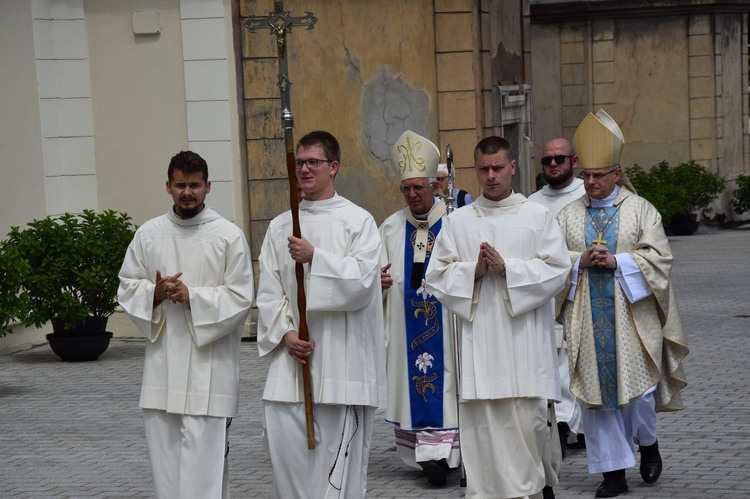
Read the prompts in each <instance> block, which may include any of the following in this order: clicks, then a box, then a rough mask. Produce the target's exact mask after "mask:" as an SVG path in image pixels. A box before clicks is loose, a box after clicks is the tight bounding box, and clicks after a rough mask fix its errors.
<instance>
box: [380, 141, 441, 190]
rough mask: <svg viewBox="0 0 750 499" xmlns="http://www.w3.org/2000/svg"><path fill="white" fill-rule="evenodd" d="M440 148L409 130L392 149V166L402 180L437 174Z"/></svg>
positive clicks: (429, 176)
mask: <svg viewBox="0 0 750 499" xmlns="http://www.w3.org/2000/svg"><path fill="white" fill-rule="evenodd" d="M438 163H440V149H438V147H437V146H436V145H435V144H433V143H432V142H430V141H429V140H427V139H426V138H424V137H422V136H420V135H419V134H416V133H414V132H412V131H411V130H407V131H405V132H404V133H402V134H401V136H400V137H399V138H398V140H397V141H396V143H395V144H394V145H393V148H392V149H391V167H392V168H393V171H394V172H396V175H398V176H399V179H400V180H401V181H404V180H407V179H410V178H431V177H435V176H436V175H437V165H438Z"/></svg>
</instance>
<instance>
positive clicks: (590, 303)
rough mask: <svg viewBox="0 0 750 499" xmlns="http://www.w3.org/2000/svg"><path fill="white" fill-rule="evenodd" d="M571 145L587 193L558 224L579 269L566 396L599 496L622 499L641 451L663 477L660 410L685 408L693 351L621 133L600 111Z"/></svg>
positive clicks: (569, 301) (658, 233)
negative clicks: (574, 402) (623, 164)
mask: <svg viewBox="0 0 750 499" xmlns="http://www.w3.org/2000/svg"><path fill="white" fill-rule="evenodd" d="M573 143H574V145H575V150H576V151H577V152H578V155H579V157H580V163H581V166H582V168H583V170H584V171H583V174H582V177H583V181H584V185H585V188H586V194H587V195H586V196H584V197H582V198H581V199H579V200H577V201H574V202H572V203H570V204H569V205H567V206H566V207H565V208H563V209H562V211H561V212H560V214H559V215H558V217H557V219H558V222H559V223H560V228H561V229H562V231H563V233H564V234H565V239H566V243H567V246H568V250H569V251H570V260H571V263H572V264H573V269H572V270H571V285H570V289H569V290H568V291H566V292H565V293H563V294H561V295H560V297H561V298H563V297H565V298H564V299H561V300H559V303H560V305H561V306H562V309H563V310H562V311H563V314H564V323H565V331H566V339H567V341H568V353H569V357H570V391H571V392H572V393H573V395H575V396H576V397H577V398H578V399H579V400H580V403H581V404H582V405H583V407H584V409H583V423H584V427H585V428H586V458H587V460H588V468H589V473H603V475H604V480H603V481H602V483H601V485H600V486H599V488H598V489H597V491H596V497H617V496H618V495H619V494H622V493H624V492H627V491H628V484H627V480H626V476H625V469H626V468H630V467H633V466H635V457H634V453H635V444H638V446H639V449H638V450H639V452H640V454H641V464H640V474H641V477H642V479H643V481H644V482H646V483H647V484H652V483H655V482H656V481H657V480H658V479H659V475H660V474H661V471H662V460H661V455H660V453H659V445H658V442H657V439H656V411H674V410H679V409H682V408H683V406H682V398H681V396H680V390H681V389H682V388H683V387H684V386H685V385H686V384H687V382H686V380H685V374H684V371H683V368H682V361H683V359H684V358H685V356H686V355H687V353H688V348H687V343H686V341H685V336H684V334H683V332H682V325H681V323H680V317H679V313H678V311H677V306H676V302H675V299H674V294H673V293H672V288H671V286H670V278H669V274H670V271H671V268H672V253H671V251H670V249H669V243H668V241H667V237H666V235H665V234H664V228H663V226H662V220H661V216H660V215H659V212H658V211H657V210H656V209H655V208H654V207H653V205H651V203H649V202H648V201H646V200H645V199H643V198H642V197H640V196H638V195H636V194H635V192H634V189H632V187H631V186H630V183H629V182H627V179H626V178H625V177H624V176H623V175H622V170H621V169H620V166H619V163H618V162H619V159H620V155H621V153H622V149H623V146H624V144H625V140H624V138H623V135H622V131H621V130H620V127H619V126H618V125H617V123H616V122H615V121H614V120H613V119H612V118H611V117H610V116H609V115H608V114H607V113H606V112H604V111H603V110H599V111H598V112H597V113H596V115H594V114H591V113H589V115H588V116H586V118H585V119H584V120H583V121H582V122H581V124H580V126H579V127H578V129H577V130H576V133H575V136H574V139H573ZM620 183H621V184H622V185H620Z"/></svg>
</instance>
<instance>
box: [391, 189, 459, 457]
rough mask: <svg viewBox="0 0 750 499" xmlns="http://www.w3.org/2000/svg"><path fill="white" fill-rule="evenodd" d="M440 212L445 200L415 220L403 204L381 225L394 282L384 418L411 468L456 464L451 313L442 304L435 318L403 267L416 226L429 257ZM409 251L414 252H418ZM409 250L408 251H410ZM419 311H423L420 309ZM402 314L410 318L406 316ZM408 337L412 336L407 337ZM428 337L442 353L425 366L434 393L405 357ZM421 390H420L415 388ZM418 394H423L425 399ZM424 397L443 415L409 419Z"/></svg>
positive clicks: (429, 302) (430, 304)
mask: <svg viewBox="0 0 750 499" xmlns="http://www.w3.org/2000/svg"><path fill="white" fill-rule="evenodd" d="M443 214H445V203H442V202H441V203H439V204H436V205H434V206H433V208H432V210H431V211H430V213H429V216H428V217H427V218H426V219H425V220H424V221H419V220H416V219H415V218H414V216H413V215H412V214H411V212H410V211H409V208H408V207H407V208H404V209H403V210H399V211H397V212H396V213H394V214H393V215H391V216H390V217H388V218H387V219H386V220H385V222H383V224H382V225H381V226H380V234H381V236H382V238H383V250H384V254H383V258H382V259H381V265H385V264H387V263H389V262H390V263H391V267H390V269H389V273H390V275H391V276H392V278H393V285H392V286H391V287H390V288H389V289H388V290H386V291H385V292H384V294H383V301H384V309H385V337H386V352H387V358H386V370H387V374H388V408H387V410H386V414H385V417H386V420H388V421H389V422H391V423H395V424H396V425H397V426H396V429H395V433H396V449H397V452H398V455H399V457H401V459H402V460H403V461H404V462H405V463H406V464H408V465H410V466H412V467H415V468H419V465H418V464H417V463H418V462H423V461H439V460H441V459H445V460H446V462H447V463H448V465H449V466H450V467H451V468H456V467H458V465H459V464H460V452H459V448H458V409H457V400H456V374H455V354H454V348H453V341H452V337H451V332H452V329H451V327H450V319H449V315H450V313H449V312H448V309H447V308H446V307H440V309H441V311H442V313H441V317H440V319H439V320H438V318H437V317H432V316H430V313H429V312H428V310H432V309H433V306H434V302H435V301H436V300H435V299H434V298H431V297H422V296H418V295H419V293H418V291H416V290H413V289H412V286H411V284H410V275H406V274H407V273H409V274H410V271H409V272H407V270H406V269H405V267H408V268H409V269H411V268H412V267H411V265H405V263H407V262H406V261H405V245H406V244H411V245H412V248H413V247H414V246H418V245H419V243H418V242H417V240H418V239H419V237H418V234H419V232H420V231H423V232H424V233H425V236H424V239H425V242H426V246H427V248H426V251H425V252H424V253H425V254H424V255H423V257H422V261H425V258H426V259H429V254H430V248H431V247H432V246H433V244H434V242H435V237H436V236H437V233H438V230H439V227H440V225H438V222H439V221H440V220H441V217H442V216H443ZM407 224H408V225H407ZM436 228H438V230H436ZM407 229H409V232H410V233H413V234H414V237H413V238H411V239H414V241H410V242H409V243H407V241H406V233H407ZM412 231H413V232H412ZM412 251H413V250H412ZM413 252H414V253H417V251H413ZM409 253H410V254H411V251H410V252H409ZM406 290H408V291H409V295H410V296H412V297H413V298H414V299H415V302H414V303H412V305H411V306H410V307H409V314H407V313H406V312H405V308H406V305H405V300H404V295H405V291H406ZM420 301H421V302H420ZM425 301H426V302H427V303H425V305H426V306H423V305H422V302H425ZM416 302H420V303H416ZM415 311H416V312H418V314H419V315H418V317H415V318H414V319H413V327H414V329H413V330H411V331H410V334H409V335H407V332H406V319H412V317H411V316H414V312H415ZM422 311H424V313H420V312H422ZM406 315H409V317H406V318H405V316H406ZM417 328H419V329H417ZM407 336H408V337H409V338H412V340H407ZM426 336H429V337H430V338H431V337H433V336H434V337H435V338H434V339H433V340H432V341H437V339H438V338H440V339H441V340H440V343H441V344H440V345H439V346H440V347H442V352H443V354H442V355H441V359H432V362H430V364H431V365H430V366H429V374H430V376H431V378H434V379H432V380H431V383H430V384H431V385H434V386H438V387H441V388H442V389H441V390H439V393H436V391H435V389H434V387H433V390H432V391H430V390H429V389H426V390H421V389H420V388H421V385H419V384H418V383H417V382H415V380H414V372H413V371H414V370H415V369H416V366H414V365H413V364H414V362H413V360H412V361H409V360H407V358H409V359H412V358H413V357H415V356H416V354H417V353H418V352H420V351H421V350H420V349H421V346H422V345H425V344H428V341H426V340H429V338H426ZM408 351H410V352H412V353H411V355H408ZM438 361H439V362H438ZM433 364H434V366H433ZM433 367H434V368H433ZM410 370H411V371H412V373H411V374H410ZM427 371H428V368H427V367H426V366H425V375H426V374H427ZM417 374H419V373H417ZM422 391H423V393H421V394H420V393H418V392H422ZM422 397H424V403H423V401H422ZM433 398H434V399H435V401H434V402H433ZM428 401H429V402H430V403H431V405H430V407H431V411H433V412H438V411H437V410H436V409H437V408H440V409H441V410H440V411H439V414H435V415H434V416H433V417H432V418H434V420H441V421H442V424H439V425H437V424H420V423H419V421H425V422H426V423H429V422H431V418H430V417H428V416H425V415H420V418H416V417H415V418H412V407H427V406H428V404H427V402H428ZM432 404H434V405H432Z"/></svg>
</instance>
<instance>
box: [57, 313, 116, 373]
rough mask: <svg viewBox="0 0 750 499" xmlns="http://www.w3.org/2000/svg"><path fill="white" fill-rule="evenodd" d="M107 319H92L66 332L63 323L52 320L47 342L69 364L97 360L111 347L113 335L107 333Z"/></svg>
mask: <svg viewBox="0 0 750 499" xmlns="http://www.w3.org/2000/svg"><path fill="white" fill-rule="evenodd" d="M106 328H107V317H91V318H89V319H86V322H85V323H84V324H82V325H80V326H78V327H76V328H74V329H68V330H66V329H65V328H64V327H63V325H62V322H60V321H59V320H57V319H52V331H53V332H52V333H50V334H48V335H47V341H49V346H50V348H51V349H52V351H53V352H55V353H56V354H57V355H58V356H59V357H60V358H61V359H62V360H65V361H68V362H84V361H90V360H96V359H98V358H99V356H100V355H101V354H103V353H104V352H105V351H106V350H107V347H109V340H110V339H111V338H112V333H110V332H107V331H105V329H106Z"/></svg>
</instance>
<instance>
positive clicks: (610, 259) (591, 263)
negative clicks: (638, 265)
mask: <svg viewBox="0 0 750 499" xmlns="http://www.w3.org/2000/svg"><path fill="white" fill-rule="evenodd" d="M588 267H600V268H601V267H604V268H608V269H616V268H617V259H616V258H615V255H613V254H612V253H610V252H609V249H608V248H607V247H606V246H603V245H599V244H594V243H591V246H589V249H587V250H586V251H584V252H583V253H581V261H580V262H579V264H578V268H581V269H585V268H588Z"/></svg>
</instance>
